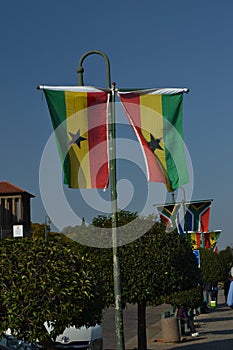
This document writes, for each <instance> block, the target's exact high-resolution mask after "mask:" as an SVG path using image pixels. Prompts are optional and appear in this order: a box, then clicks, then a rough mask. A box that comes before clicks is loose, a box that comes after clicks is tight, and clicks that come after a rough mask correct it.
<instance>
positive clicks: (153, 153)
mask: <svg viewBox="0 0 233 350" xmlns="http://www.w3.org/2000/svg"><path fill="white" fill-rule="evenodd" d="M184 92H188V89H147V90H137V91H124V90H122V91H121V90H120V91H118V96H119V98H120V101H121V102H122V104H123V107H124V109H125V112H126V115H127V118H128V120H129V122H130V124H131V126H132V128H133V130H134V132H135V134H136V136H137V138H138V141H139V143H140V145H141V149H142V152H143V155H144V159H145V164H146V171H147V178H148V181H152V182H160V183H164V184H166V187H167V190H168V191H169V192H173V191H175V190H176V189H178V188H179V187H180V186H182V185H184V184H186V183H188V182H189V176H188V170H187V165H186V157H185V147H184V142H183V126H182V105H183V93H184Z"/></svg>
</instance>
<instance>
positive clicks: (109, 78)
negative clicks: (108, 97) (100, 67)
mask: <svg viewBox="0 0 233 350" xmlns="http://www.w3.org/2000/svg"><path fill="white" fill-rule="evenodd" d="M95 54H96V55H100V56H102V57H103V58H104V59H105V63H106V77H107V88H108V89H111V75H110V62H109V59H108V56H107V55H106V54H105V53H103V52H102V51H98V50H93V51H88V52H86V53H85V54H84V55H83V56H82V57H81V58H80V60H79V65H78V85H79V86H83V85H84V81H83V72H84V68H83V66H82V64H83V61H84V60H85V58H86V57H88V56H90V55H95Z"/></svg>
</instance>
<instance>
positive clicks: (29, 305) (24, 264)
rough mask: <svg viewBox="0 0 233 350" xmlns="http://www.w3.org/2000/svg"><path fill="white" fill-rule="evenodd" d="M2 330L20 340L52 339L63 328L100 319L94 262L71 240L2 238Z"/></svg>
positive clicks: (99, 287) (100, 286)
mask: <svg viewBox="0 0 233 350" xmlns="http://www.w3.org/2000/svg"><path fill="white" fill-rule="evenodd" d="M0 254H1V262H0V295H1V304H0V332H1V333H3V332H4V331H6V330H7V329H8V328H11V330H12V332H13V333H15V334H17V337H18V338H21V339H25V340H30V341H33V340H34V341H35V340H36V339H40V340H43V339H45V338H46V337H47V332H46V330H45V327H44V322H45V321H47V322H51V323H52V324H53V326H54V330H53V333H52V336H53V338H54V337H56V335H58V334H61V332H63V330H64V329H65V327H67V326H70V325H76V326H78V327H80V326H82V325H86V326H90V325H94V324H95V323H97V322H99V321H100V320H101V317H102V309H103V307H104V304H103V301H102V298H101V295H102V285H101V283H100V280H99V278H98V275H96V273H95V271H96V269H95V266H94V264H93V263H91V262H90V260H89V259H87V257H86V256H85V255H82V254H80V252H79V251H78V249H77V245H76V244H75V243H74V242H66V243H64V242H62V243H60V242H53V241H51V242H48V243H46V242H44V241H41V240H31V239H28V238H22V239H17V240H16V239H5V240H2V241H0Z"/></svg>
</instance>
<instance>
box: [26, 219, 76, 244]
mask: <svg viewBox="0 0 233 350" xmlns="http://www.w3.org/2000/svg"><path fill="white" fill-rule="evenodd" d="M31 230H32V238H33V239H39V240H43V241H45V240H46V236H47V240H48V241H51V240H55V241H59V240H60V241H69V239H68V238H67V237H66V236H65V235H64V234H63V233H59V232H52V231H51V230H50V225H48V224H45V223H44V224H39V223H37V222H35V223H31Z"/></svg>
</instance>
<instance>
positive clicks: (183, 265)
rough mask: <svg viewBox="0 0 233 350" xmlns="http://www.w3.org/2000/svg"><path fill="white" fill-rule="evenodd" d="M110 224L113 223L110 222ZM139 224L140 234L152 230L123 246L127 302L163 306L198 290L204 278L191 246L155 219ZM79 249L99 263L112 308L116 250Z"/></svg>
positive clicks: (123, 288)
mask: <svg viewBox="0 0 233 350" xmlns="http://www.w3.org/2000/svg"><path fill="white" fill-rule="evenodd" d="M127 215H128V213H127ZM127 215H125V216H124V218H126V217H127ZM97 219H99V218H97ZM97 219H96V220H97ZM129 219H131V216H129ZM100 221H101V222H99V221H98V220H97V222H98V223H100V224H101V226H104V222H105V221H104V217H101V219H100ZM95 222H96V221H95ZM106 224H107V225H108V224H109V222H108V220H106ZM135 225H137V228H136V227H135V230H136V229H137V231H138V232H139V231H140V230H141V232H142V233H144V228H145V227H150V229H149V230H148V231H147V232H146V233H144V234H142V235H141V237H140V238H138V239H136V240H133V241H132V242H131V243H129V244H127V245H122V246H121V247H119V256H120V266H121V285H122V299H123V302H124V303H127V302H128V303H141V302H146V304H147V305H159V304H161V302H163V301H165V300H166V298H167V297H168V296H169V295H171V294H172V293H174V292H178V291H182V290H187V289H188V290H189V289H192V288H194V287H195V286H196V285H197V284H198V282H199V281H200V278H199V269H198V267H197V262H196V258H195V256H194V254H193V252H192V249H191V247H190V244H189V243H188V242H187V241H186V240H185V239H183V238H182V237H181V236H180V235H179V234H178V233H177V232H169V233H166V232H165V226H164V225H162V224H160V223H158V222H155V220H154V218H153V220H152V218H151V217H149V218H147V219H146V218H144V217H143V218H138V219H137V221H136V224H135ZM131 228H132V232H128V233H129V234H131V235H132V237H133V235H134V231H135V230H134V226H131ZM79 249H80V250H82V252H83V253H85V254H88V256H89V257H90V259H92V260H93V261H95V263H96V266H97V268H98V270H99V273H100V274H101V276H102V280H103V283H104V285H105V295H104V301H105V303H106V305H107V306H109V305H112V304H113V303H114V285H113V257H112V250H111V249H98V248H92V247H84V246H80V248H79Z"/></svg>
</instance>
